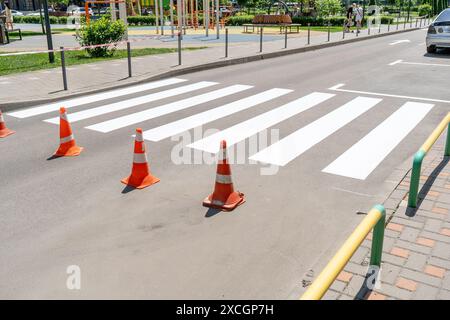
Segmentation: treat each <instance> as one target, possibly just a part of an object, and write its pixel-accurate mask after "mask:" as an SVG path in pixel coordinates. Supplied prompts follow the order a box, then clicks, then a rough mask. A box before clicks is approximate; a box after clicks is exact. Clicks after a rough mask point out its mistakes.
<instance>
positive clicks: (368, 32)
mask: <svg viewBox="0 0 450 320" xmlns="http://www.w3.org/2000/svg"><path fill="white" fill-rule="evenodd" d="M367 35H368V36H370V26H369V25H367Z"/></svg>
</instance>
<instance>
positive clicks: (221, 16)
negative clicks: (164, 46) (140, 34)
mask: <svg viewBox="0 0 450 320" xmlns="http://www.w3.org/2000/svg"><path fill="white" fill-rule="evenodd" d="M167 1H168V0H165V2H166V3H165V4H164V2H163V0H153V9H154V13H155V16H156V33H157V34H159V31H160V30H161V34H162V35H164V26H165V22H164V21H165V17H167V16H168V17H169V19H170V28H171V34H172V36H174V33H175V26H176V28H177V29H178V30H177V31H178V32H179V33H182V34H185V33H186V29H188V28H193V29H195V30H197V29H199V28H203V29H205V34H206V36H209V30H214V29H216V32H217V38H219V30H220V28H224V27H225V24H226V22H227V20H228V19H229V18H230V16H231V15H232V12H233V10H232V6H229V7H227V6H220V1H219V0H169V10H168V12H167V10H164V6H166V7H167ZM200 1H202V2H200ZM175 2H176V4H175ZM200 7H201V8H200ZM200 9H201V10H200ZM175 11H176V17H175V15H174V12H175ZM200 16H202V17H203V19H200ZM175 19H176V21H175Z"/></svg>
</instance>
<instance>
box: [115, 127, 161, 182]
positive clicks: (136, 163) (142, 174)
mask: <svg viewBox="0 0 450 320" xmlns="http://www.w3.org/2000/svg"><path fill="white" fill-rule="evenodd" d="M159 181H160V180H159V179H158V178H156V177H154V176H152V175H151V173H150V168H149V165H148V162H147V154H146V153H145V144H144V138H143V136H142V129H141V128H137V129H136V137H135V140H134V155H133V168H132V169H131V175H130V176H129V177H127V178H125V179H122V183H124V184H126V185H129V186H132V187H135V188H137V189H143V188H145V187H148V186H151V185H152V184H155V183H157V182H159Z"/></svg>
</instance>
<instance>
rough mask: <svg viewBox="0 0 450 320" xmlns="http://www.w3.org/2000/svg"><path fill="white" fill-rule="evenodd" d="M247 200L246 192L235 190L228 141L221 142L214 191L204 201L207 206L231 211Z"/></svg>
mask: <svg viewBox="0 0 450 320" xmlns="http://www.w3.org/2000/svg"><path fill="white" fill-rule="evenodd" d="M244 202H245V199H244V194H243V193H241V192H239V191H234V187H233V181H232V180H231V168H230V164H229V163H228V157H227V143H226V142H225V141H222V142H221V143H220V153H219V162H218V164H217V173H216V184H215V186H214V192H213V193H212V194H211V195H210V196H209V197H207V198H206V199H205V200H204V201H203V205H204V206H205V207H210V208H216V209H221V210H224V211H231V210H233V209H235V208H236V207H237V206H238V205H241V204H243V203H244Z"/></svg>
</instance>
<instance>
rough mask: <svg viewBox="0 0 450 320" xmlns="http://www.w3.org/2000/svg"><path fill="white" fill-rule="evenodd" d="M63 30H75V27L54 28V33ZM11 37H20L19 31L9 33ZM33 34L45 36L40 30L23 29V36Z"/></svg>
mask: <svg viewBox="0 0 450 320" xmlns="http://www.w3.org/2000/svg"><path fill="white" fill-rule="evenodd" d="M63 32H75V30H73V29H68V28H55V29H52V34H61V33H63ZM9 36H10V37H13V38H18V37H19V32H17V31H14V32H10V33H9ZM33 36H44V34H43V33H42V32H39V31H29V30H22V37H33Z"/></svg>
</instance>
